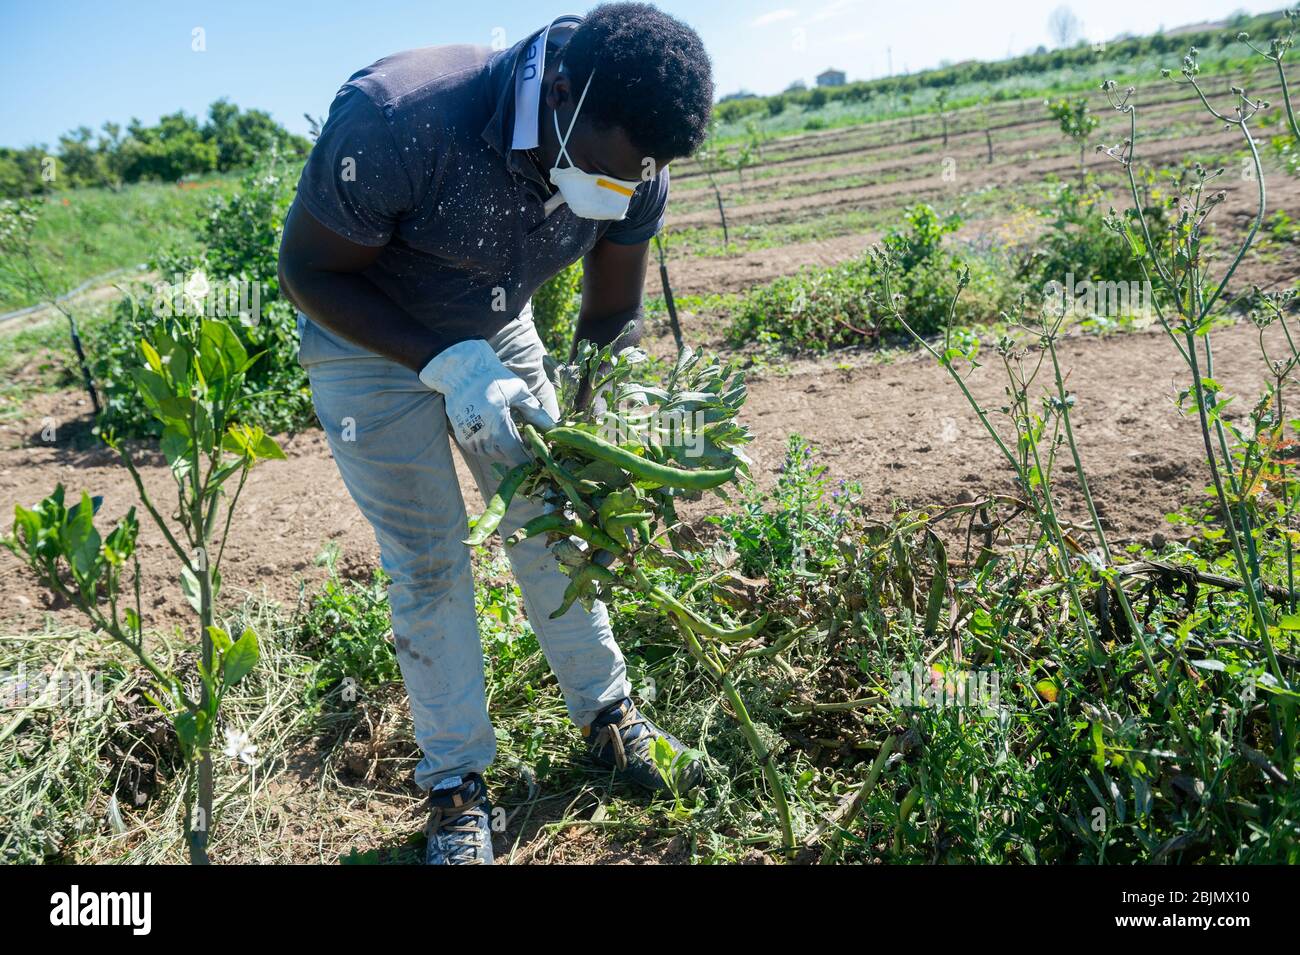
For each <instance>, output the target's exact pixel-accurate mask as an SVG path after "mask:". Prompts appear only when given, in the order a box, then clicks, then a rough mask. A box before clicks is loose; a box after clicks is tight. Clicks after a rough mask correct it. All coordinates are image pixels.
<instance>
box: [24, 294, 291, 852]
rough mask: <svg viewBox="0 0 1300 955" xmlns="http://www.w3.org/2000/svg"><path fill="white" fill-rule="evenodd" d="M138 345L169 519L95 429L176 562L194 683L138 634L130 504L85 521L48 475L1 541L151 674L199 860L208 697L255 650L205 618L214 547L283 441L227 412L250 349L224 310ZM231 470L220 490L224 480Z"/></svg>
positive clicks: (92, 506)
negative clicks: (190, 633)
mask: <svg viewBox="0 0 1300 955" xmlns="http://www.w3.org/2000/svg"><path fill="white" fill-rule="evenodd" d="M139 353H140V358H141V359H142V360H141V361H139V363H138V364H137V366H136V367H135V368H134V370H133V378H134V381H135V383H136V387H137V388H138V389H139V393H140V398H141V400H142V401H143V402H144V404H145V405H146V406H147V407H148V408H149V411H150V412H151V413H152V415H153V416H154V417H155V418H156V419H157V421H158V424H159V425H160V426H161V429H162V441H161V451H162V454H163V456H164V457H165V458H166V460H167V464H168V465H169V468H170V472H171V476H172V479H173V481H174V483H175V486H176V503H175V505H174V514H175V517H174V518H173V520H171V521H169V520H167V519H166V518H164V516H163V510H160V506H159V505H158V504H157V503H155V500H154V498H153V497H152V496H151V495H150V494H149V493H148V492H147V491H146V489H145V485H144V482H143V480H142V479H141V476H140V472H139V470H138V469H137V467H136V463H135V460H134V458H133V456H132V454H131V452H130V450H129V449H128V447H127V446H126V444H125V443H124V442H122V441H121V440H119V439H118V438H117V437H116V436H115V435H113V434H111V433H109V434H107V435H106V436H105V441H106V443H107V444H108V445H109V446H110V447H111V448H112V449H113V450H114V451H116V452H117V453H118V455H119V457H120V458H121V461H122V464H123V465H124V466H125V467H126V469H127V471H128V472H129V473H130V475H131V478H132V480H133V481H134V483H135V486H136V490H137V492H138V493H139V497H140V503H141V504H142V505H143V507H144V508H145V510H146V511H147V512H148V514H149V516H150V517H151V518H152V519H153V521H154V523H155V524H156V525H157V527H158V530H159V532H160V533H161V534H162V536H163V538H164V539H165V540H166V542H167V544H168V545H169V546H170V547H171V549H172V551H173V552H174V553H175V554H176V557H177V559H178V560H179V562H180V566H181V573H180V585H181V589H182V591H183V592H184V593H185V596H186V598H187V599H188V600H189V602H190V604H191V606H192V607H193V608H194V611H195V613H196V615H197V616H198V631H199V632H198V636H199V641H198V644H199V653H198V662H197V677H198V684H199V685H198V692H197V695H196V694H195V692H194V687H193V681H192V680H191V679H189V675H188V674H183V673H180V672H177V671H176V670H175V669H174V668H173V660H172V657H171V655H170V654H167V655H166V657H165V658H164V657H163V656H160V655H159V654H158V653H157V652H156V647H155V646H154V645H153V644H151V642H150V641H148V640H147V639H146V634H145V629H144V620H143V613H142V606H141V604H142V601H141V594H142V591H143V589H144V581H143V580H142V579H141V573H140V561H139V557H138V555H137V553H136V543H137V538H138V535H139V530H140V525H139V521H138V520H137V518H136V512H135V508H134V507H132V508H131V509H130V510H129V511H128V512H127V514H126V516H125V517H124V518H123V519H122V520H121V521H120V522H119V523H118V524H117V526H115V527H114V528H113V530H112V531H110V532H109V533H108V534H107V535H101V534H100V533H99V531H98V530H97V529H96V528H95V524H94V517H95V512H96V511H97V510H98V508H99V505H100V499H99V498H91V497H90V495H88V494H85V493H83V494H82V495H81V498H80V500H79V501H78V502H77V503H75V504H73V505H72V506H70V507H69V506H67V504H66V503H65V497H64V489H63V486H62V485H59V486H58V487H57V488H55V490H54V493H53V494H51V495H50V496H49V497H47V498H45V500H43V501H41V502H40V503H39V504H37V505H36V506H35V507H33V508H30V509H29V508H25V507H22V506H19V507H17V508H15V518H14V527H13V534H12V535H11V536H8V537H6V538H5V539H4V544H5V546H6V547H8V548H9V549H10V550H12V551H13V552H14V553H15V554H16V555H17V556H18V557H19V558H20V559H22V560H23V561H24V562H25V563H26V564H27V565H28V567H29V568H30V569H31V570H32V571H33V572H34V573H35V574H36V576H37V577H38V578H39V579H40V580H41V582H42V583H43V584H44V585H45V586H47V587H49V588H50V589H51V590H53V591H54V592H55V593H57V594H59V595H60V596H61V597H63V598H64V599H65V600H67V601H68V603H69V604H71V605H72V606H74V607H76V608H78V609H79V610H80V611H81V612H82V614H84V615H85V617H86V618H87V620H88V621H89V622H90V625H91V627H92V628H93V629H94V631H95V632H97V633H101V634H104V635H106V636H108V637H111V638H112V639H113V640H115V641H117V642H118V643H120V644H122V645H123V646H124V647H126V649H127V650H128V651H129V652H130V653H131V654H132V656H133V657H134V658H135V660H136V662H138V663H139V665H140V666H141V667H143V668H144V670H145V671H147V672H148V674H149V676H150V677H151V678H152V680H153V684H154V685H153V692H152V694H150V695H149V697H148V698H149V700H150V702H151V703H153V705H154V706H156V707H157V708H158V709H159V710H161V711H162V712H164V713H165V714H167V716H168V718H169V719H170V720H171V723H172V726H173V728H174V729H175V732H176V736H177V739H178V740H179V742H180V745H181V753H182V757H183V759H184V762H185V765H186V778H185V783H184V791H185V838H186V842H187V844H188V849H189V857H190V861H191V862H195V863H204V862H207V861H208V856H207V844H208V833H209V831H210V827H211V825H212V812H213V763H212V743H213V735H214V733H215V732H216V729H217V724H218V715H219V712H220V707H221V701H222V698H223V696H224V695H225V694H226V693H227V691H228V690H229V689H230V688H231V687H233V686H234V685H235V684H237V683H238V682H239V681H240V680H241V679H243V678H244V676H246V675H247V674H248V673H249V672H250V671H251V670H252V669H253V667H254V666H255V665H256V663H257V659H258V644H257V636H256V634H255V633H254V632H253V631H252V630H251V629H245V630H244V631H243V633H242V634H240V635H239V636H238V637H237V638H236V637H232V636H231V635H230V634H228V633H226V632H225V631H224V630H223V629H222V628H221V627H219V626H216V625H215V622H214V606H215V601H216V598H217V595H218V593H219V591H220V587H221V570H220V568H221V559H222V556H223V554H224V552H225V546H226V543H227V541H228V538H229V534H230V522H231V518H232V517H233V515H234V510H235V505H236V504H237V502H238V499H239V495H240V492H241V491H242V490H243V488H244V485H245V482H246V481H247V479H248V474H249V472H250V471H251V470H252V468H253V466H254V465H255V464H256V463H257V462H258V461H261V460H265V459H268V458H281V457H283V454H282V453H281V451H280V449H279V446H278V445H277V444H276V443H275V441H274V440H273V439H272V438H271V437H270V436H268V435H267V434H266V433H265V432H263V431H262V430H261V429H259V428H252V427H249V426H247V425H242V424H240V423H239V422H238V417H239V412H240V409H241V407H242V406H243V404H244V403H245V402H246V399H247V389H246V387H245V382H244V377H245V374H246V373H247V371H248V369H249V368H250V367H251V366H252V364H253V363H254V362H256V361H257V359H258V357H259V356H258V355H252V356H250V355H249V354H248V353H247V351H246V350H245V349H244V347H243V345H242V344H241V343H240V341H239V338H238V336H237V335H236V334H235V333H234V332H233V331H232V330H231V328H230V327H229V326H228V325H226V324H225V323H224V322H220V321H213V320H210V319H204V318H202V317H200V316H199V315H196V314H181V315H179V316H173V317H171V318H169V319H168V320H166V321H164V322H161V323H159V324H158V325H157V326H156V327H154V328H153V329H152V330H151V333H150V334H149V335H148V336H147V337H146V338H142V339H141V340H140V342H139ZM235 478H237V479H238V480H237V482H236V488H235V490H234V492H233V494H231V493H230V492H229V491H228V490H227V488H226V486H227V484H228V482H230V481H231V480H232V479H235ZM223 503H224V505H225V506H224V523H222V524H220V528H219V522H221V519H222V517H223V513H222V512H223ZM214 548H215V553H214ZM235 735H236V736H237V735H238V734H235ZM195 803H197V805H195Z"/></svg>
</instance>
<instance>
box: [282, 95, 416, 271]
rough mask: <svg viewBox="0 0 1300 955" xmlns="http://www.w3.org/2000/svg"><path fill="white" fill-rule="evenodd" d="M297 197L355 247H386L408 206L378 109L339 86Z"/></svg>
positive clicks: (407, 190) (407, 183)
mask: <svg viewBox="0 0 1300 955" xmlns="http://www.w3.org/2000/svg"><path fill="white" fill-rule="evenodd" d="M298 201H299V202H301V203H302V204H303V206H304V207H305V208H306V210H307V211H308V212H310V213H311V214H312V216H313V217H314V218H316V219H317V220H319V221H320V222H321V224H323V225H324V226H325V227H326V228H328V229H330V230H331V231H333V232H337V233H338V234H339V235H341V236H343V237H344V238H345V239H348V240H350V241H352V242H355V243H357V244H358V245H369V246H382V245H387V244H388V242H389V240H390V239H391V238H392V235H393V232H394V230H395V229H396V226H397V222H398V221H399V220H400V219H401V218H402V217H403V215H404V214H406V213H407V212H409V211H410V209H411V208H412V206H413V204H414V203H413V189H412V187H411V180H410V177H409V175H408V171H407V169H406V167H405V165H404V163H403V162H402V159H401V156H400V155H399V154H398V151H397V148H396V145H395V141H394V138H393V132H392V130H391V129H390V128H389V125H388V120H387V119H386V118H385V116H384V114H383V111H382V110H381V109H380V108H379V107H378V106H376V105H375V104H374V103H373V102H372V101H371V99H370V97H368V96H367V95H366V94H365V92H364V91H362V90H360V89H357V88H355V87H351V86H344V87H343V89H341V90H340V91H339V93H338V95H337V96H335V97H334V102H333V103H332V104H331V105H330V111H329V116H328V117H327V119H326V120H325V125H324V126H323V127H321V131H320V137H319V138H318V139H317V141H316V144H315V145H314V146H313V147H312V150H311V154H310V155H309V156H308V157H307V164H306V165H305V166H304V167H303V171H302V178H301V179H300V180H299V182H298Z"/></svg>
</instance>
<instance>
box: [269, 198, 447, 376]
mask: <svg viewBox="0 0 1300 955" xmlns="http://www.w3.org/2000/svg"><path fill="white" fill-rule="evenodd" d="M381 251H383V249H382V247H375V246H367V245H358V244H357V243H355V242H349V241H348V240H347V239H345V238H343V237H342V236H340V235H339V234H338V233H336V232H333V231H331V230H330V229H328V228H326V227H325V226H324V225H322V224H321V223H320V222H319V221H318V220H317V219H316V218H315V217H313V216H312V215H311V213H309V212H307V210H305V209H304V208H302V206H301V205H300V204H298V203H296V202H295V203H294V204H293V207H292V208H291V209H290V210H289V215H288V218H286V219H285V223H284V236H283V238H282V239H281V240H280V291H281V292H283V293H284V294H285V295H286V296H287V297H288V299H289V301H291V302H293V303H294V304H295V305H296V306H298V308H300V309H302V311H304V312H306V313H307V315H309V316H310V317H311V318H312V320H313V321H315V322H317V323H319V324H320V325H322V326H324V327H325V328H327V329H329V330H330V331H331V332H334V333H335V334H336V335H338V336H340V337H341V338H346V339H347V340H348V341H350V342H353V343H354V344H357V345H360V346H361V347H362V348H365V349H367V350H368V351H372V352H374V353H375V354H378V355H382V356H384V357H385V358H389V359H392V360H393V361H395V362H398V363H399V364H402V365H405V366H406V367H407V368H410V369H412V370H413V371H417V372H418V371H419V370H420V369H421V368H423V367H424V366H425V365H426V364H427V363H428V361H429V359H430V358H432V357H433V356H434V355H436V354H437V353H438V352H440V351H442V350H443V349H444V348H446V347H447V346H448V345H451V344H454V342H450V341H442V340H440V338H439V336H438V335H437V334H435V333H434V332H433V331H431V330H430V329H429V328H427V327H425V326H424V325H422V324H421V323H420V322H418V321H416V319H414V318H413V317H412V316H411V315H410V314H409V313H407V312H406V311H404V310H403V309H402V308H401V307H399V306H398V305H397V303H396V302H394V301H393V300H392V299H391V298H389V297H388V296H387V295H385V294H384V293H383V292H382V291H381V290H380V289H379V288H378V287H377V286H376V285H375V284H374V283H373V282H371V281H370V280H369V279H367V278H366V277H365V276H364V275H362V274H361V272H362V271H364V270H365V269H366V268H368V267H369V266H370V265H371V264H372V263H373V262H374V261H375V259H376V258H378V257H379V253H380V252H381Z"/></svg>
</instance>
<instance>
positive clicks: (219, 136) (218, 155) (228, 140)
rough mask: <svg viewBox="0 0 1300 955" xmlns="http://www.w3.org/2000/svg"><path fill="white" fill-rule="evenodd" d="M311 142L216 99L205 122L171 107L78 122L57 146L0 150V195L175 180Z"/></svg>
mask: <svg viewBox="0 0 1300 955" xmlns="http://www.w3.org/2000/svg"><path fill="white" fill-rule="evenodd" d="M310 146H311V144H310V142H309V141H308V140H307V139H306V138H304V137H302V136H296V135H294V134H293V133H291V132H289V131H288V130H287V129H285V128H284V127H283V126H281V125H280V124H279V123H277V122H276V121H275V120H274V119H272V118H271V115H270V114H269V113H267V112H264V111H263V110H260V109H250V110H241V109H240V108H239V107H238V106H236V105H235V104H234V103H231V102H229V101H228V100H225V99H219V100H217V101H216V102H215V103H213V104H212V105H211V106H209V107H208V115H207V119H206V120H205V121H202V122H200V120H199V119H198V117H196V116H192V115H189V114H187V113H186V112H184V111H183V110H178V111H176V112H175V113H170V114H168V115H166V116H163V117H162V118H161V119H159V120H158V122H157V123H156V124H154V125H152V126H146V125H145V124H144V123H142V122H140V120H138V119H132V120H131V121H130V122H129V123H127V125H126V127H125V128H123V127H122V126H121V125H120V124H118V123H111V122H109V123H104V125H103V126H101V127H100V129H99V131H98V132H97V133H96V132H95V131H93V130H91V129H90V127H88V126H80V127H78V128H77V129H74V130H71V131H69V132H67V133H65V134H63V135H62V136H60V137H59V142H58V146H57V147H56V148H54V149H51V148H50V147H48V146H45V145H39V146H28V147H26V148H23V149H14V148H8V147H0V197H3V198H7V199H15V198H18V197H20V196H30V195H36V194H39V193H44V192H53V191H56V190H62V189H69V188H77V187H82V186H106V187H108V188H110V189H118V188H121V186H122V185H124V184H126V183H132V182H141V181H148V180H153V181H161V182H175V181H177V180H180V179H183V178H185V177H186V176H193V175H201V174H204V173H210V172H226V171H228V170H231V169H245V168H248V167H249V166H252V165H253V164H254V162H255V161H256V160H257V159H258V158H259V157H262V156H265V155H267V154H268V153H270V152H271V151H272V150H277V151H279V152H280V153H281V154H284V155H297V156H305V155H306V153H307V150H308V149H309V148H310Z"/></svg>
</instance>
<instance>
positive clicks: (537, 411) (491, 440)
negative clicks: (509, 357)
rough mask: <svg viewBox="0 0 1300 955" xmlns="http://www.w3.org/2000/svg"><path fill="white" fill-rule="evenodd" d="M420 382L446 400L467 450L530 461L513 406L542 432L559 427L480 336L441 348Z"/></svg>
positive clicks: (459, 441)
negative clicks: (512, 418)
mask: <svg viewBox="0 0 1300 955" xmlns="http://www.w3.org/2000/svg"><path fill="white" fill-rule="evenodd" d="M420 381H422V382H424V384H425V385H426V386H427V387H429V388H431V389H432V390H434V391H437V392H440V393H441V394H442V396H443V398H444V399H445V400H446V403H447V418H448V420H450V421H451V425H452V429H453V430H454V431H455V433H456V443H457V444H459V445H460V446H461V448H462V450H464V451H465V452H466V453H467V454H473V455H477V456H480V457H483V458H485V459H487V460H488V461H497V462H500V463H502V464H505V465H507V466H508V467H514V466H515V465H517V464H523V463H524V462H525V461H527V460H528V457H529V455H528V452H527V450H526V449H525V448H524V444H523V440H522V439H521V438H520V437H519V429H518V428H516V427H515V423H514V421H513V420H511V418H510V409H511V408H518V409H519V412H520V415H521V417H523V419H524V420H525V421H527V422H528V423H529V424H531V425H533V427H535V428H537V429H538V430H539V431H545V430H547V429H548V428H552V427H554V426H555V421H554V419H552V418H551V416H550V415H549V414H547V413H546V409H545V408H543V407H542V405H541V402H539V401H538V400H537V399H536V398H534V397H533V394H532V392H530V391H529V390H528V386H527V385H526V384H524V381H523V379H522V378H520V377H519V376H518V375H516V374H515V373H514V372H513V371H511V370H510V369H509V368H507V367H506V366H505V365H503V364H502V363H501V359H500V358H498V357H497V356H496V352H494V351H493V350H492V346H491V345H489V344H488V343H487V342H486V341H484V340H483V339H481V338H475V339H471V340H470V341H465V342H458V343H457V344H455V345H452V346H451V347H450V348H448V349H446V350H445V351H442V352H439V353H438V354H437V355H435V356H434V357H433V358H432V359H431V360H430V361H429V363H428V364H427V365H425V366H424V369H423V370H422V371H421V372H420Z"/></svg>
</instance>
